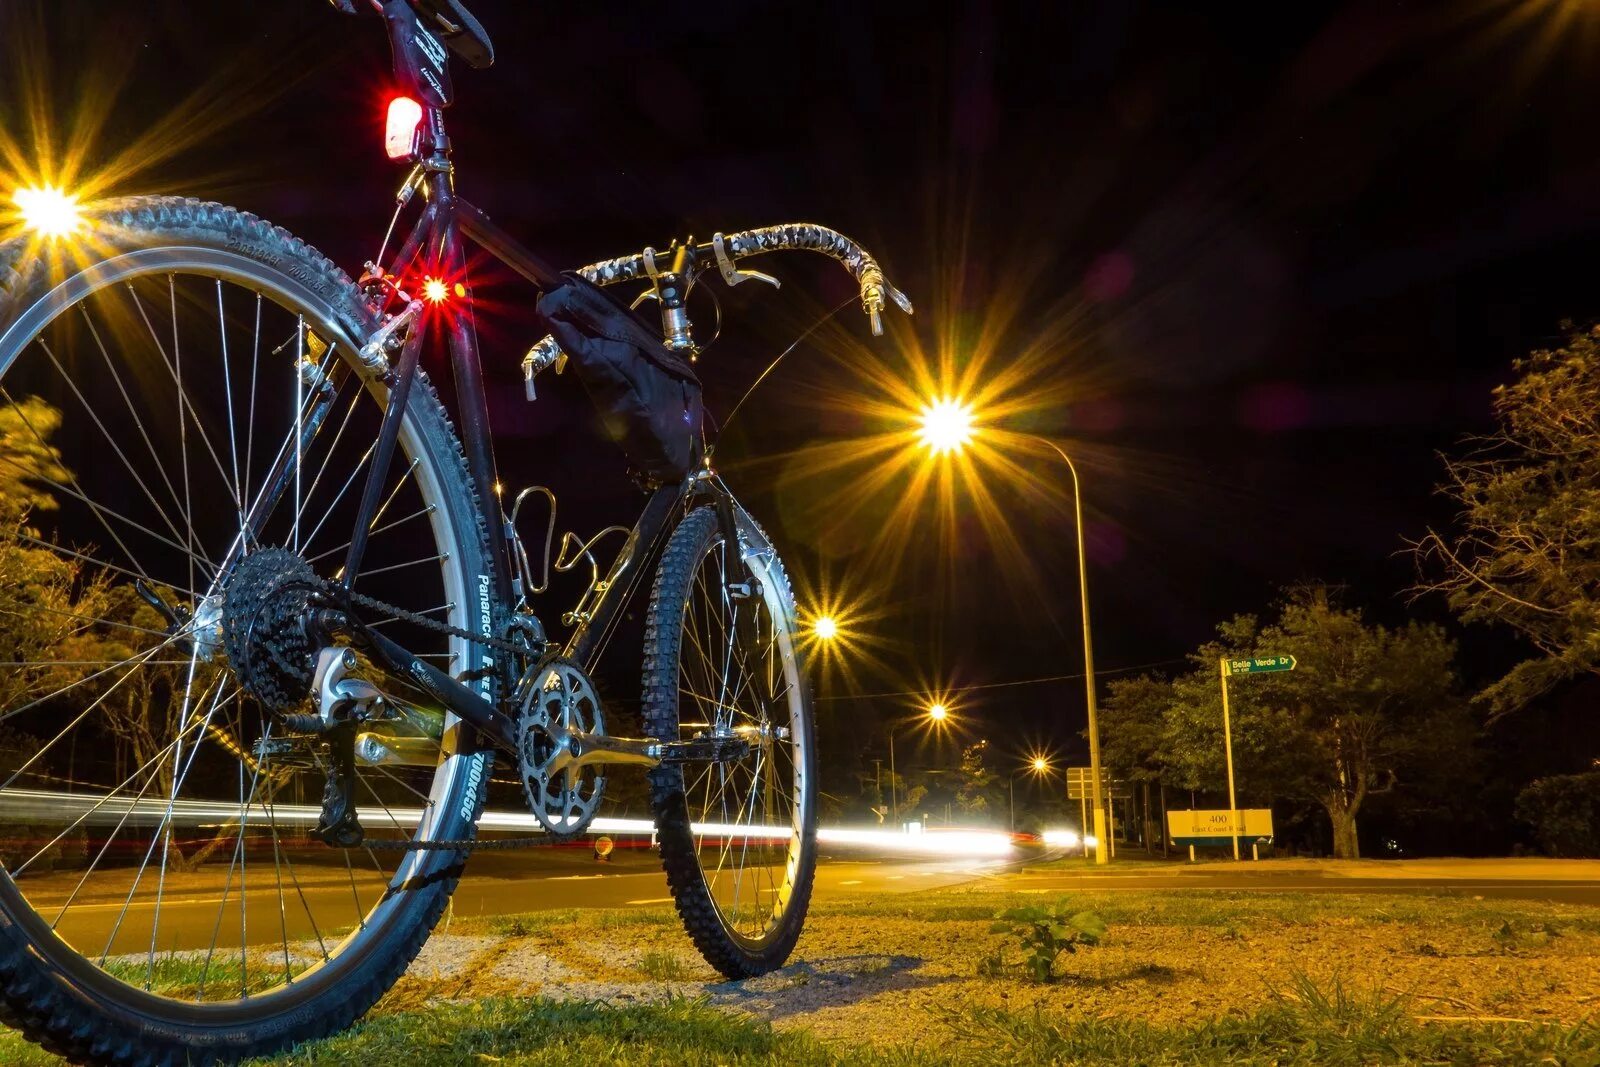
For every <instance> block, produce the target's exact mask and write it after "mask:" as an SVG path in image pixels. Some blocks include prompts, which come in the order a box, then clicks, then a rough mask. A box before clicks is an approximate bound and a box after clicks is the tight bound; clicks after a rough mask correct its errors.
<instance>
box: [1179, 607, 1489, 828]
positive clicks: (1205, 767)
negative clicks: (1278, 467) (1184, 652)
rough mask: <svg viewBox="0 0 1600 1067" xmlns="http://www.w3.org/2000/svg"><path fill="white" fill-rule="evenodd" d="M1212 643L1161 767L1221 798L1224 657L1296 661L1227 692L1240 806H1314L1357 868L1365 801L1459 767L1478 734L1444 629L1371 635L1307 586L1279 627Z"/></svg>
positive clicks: (1183, 692) (1186, 684)
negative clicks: (1279, 801)
mask: <svg viewBox="0 0 1600 1067" xmlns="http://www.w3.org/2000/svg"><path fill="white" fill-rule="evenodd" d="M1218 631H1219V640H1217V641H1214V642H1211V643H1209V644H1207V645H1204V646H1202V647H1201V648H1200V649H1199V650H1198V651H1196V652H1195V653H1194V655H1193V656H1192V657H1191V658H1192V660H1193V661H1194V664H1195V666H1194V669H1193V670H1192V671H1191V672H1189V673H1188V674H1185V675H1183V676H1181V677H1179V678H1177V679H1176V680H1175V681H1174V683H1173V687H1172V688H1173V700H1172V702H1171V704H1170V705H1169V706H1168V708H1167V710H1166V713H1165V714H1164V715H1163V717H1162V741H1161V745H1160V750H1159V756H1160V759H1161V760H1162V761H1163V763H1164V766H1165V768H1166V772H1167V773H1168V774H1169V775H1170V776H1171V779H1170V780H1172V781H1173V782H1174V783H1175V784H1180V785H1183V786H1186V787H1188V788H1191V789H1208V790H1221V789H1222V788H1224V787H1225V785H1226V775H1225V769H1224V761H1223V749H1222V744H1223V740H1222V706H1221V704H1222V701H1221V693H1220V687H1219V678H1218V661H1219V659H1220V658H1222V657H1224V656H1227V657H1236V658H1243V657H1249V656H1268V655H1285V654H1287V655H1292V656H1294V657H1295V658H1296V660H1297V661H1298V663H1297V666H1296V669H1295V670H1293V671H1290V672H1283V673H1276V674H1263V675H1258V676H1252V677H1251V678H1249V679H1248V681H1242V680H1236V681H1235V682H1234V683H1233V684H1231V685H1230V688H1229V705H1230V711H1231V719H1232V730H1233V753H1234V766H1235V768H1236V777H1237V781H1238V786H1239V792H1240V793H1241V795H1242V797H1249V798H1255V799H1257V800H1260V801H1268V802H1270V801H1271V800H1272V799H1275V798H1288V799H1302V800H1307V801H1313V802H1315V803H1316V804H1318V805H1320V806H1321V807H1322V809H1323V810H1324V811H1325V812H1326V813H1327V816H1328V819H1329V821H1330V822H1331V823H1332V828H1333V843H1334V854H1335V855H1336V856H1339V857H1343V858H1347V859H1355V858H1357V857H1358V856H1359V855H1360V846H1359V844H1358V841H1357V818H1358V816H1359V815H1360V812H1361V810H1362V808H1363V806H1364V805H1365V804H1366V803H1367V802H1368V801H1369V800H1370V799H1371V798H1372V797H1374V796H1377V795H1380V794H1383V793H1387V792H1389V791H1391V790H1393V789H1395V788H1396V787H1397V786H1400V785H1401V784H1402V783H1404V782H1406V781H1408V780H1411V779H1417V780H1420V779H1421V778H1422V777H1424V776H1425V775H1428V774H1432V773H1436V772H1438V771H1440V770H1441V769H1448V768H1449V767H1451V766H1453V765H1456V764H1458V763H1459V762H1460V761H1462V760H1463V759H1464V757H1465V753H1466V750H1467V748H1468V747H1469V746H1470V743H1471V738H1472V735H1473V729H1474V727H1473V723H1472V720H1471V718H1470V716H1469V715H1468V713H1467V708H1466V704H1465V702H1464V701H1463V700H1462V699H1461V698H1460V697H1459V695H1458V682H1457V677H1456V672H1455V668H1454V664H1453V661H1454V658H1455V647H1454V645H1453V643H1452V642H1451V641H1450V640H1449V638H1448V637H1447V636H1446V635H1445V633H1444V631H1443V630H1442V629H1441V628H1439V627H1438V626H1434V625H1431V624H1423V623H1417V622H1411V623H1407V624H1406V625H1405V626H1403V627H1399V628H1395V629H1391V628H1387V627H1383V626H1378V625H1373V624H1370V623H1368V622H1366V620H1365V619H1364V618H1363V617H1362V615H1361V613H1360V612H1357V611H1353V610H1349V609H1346V608H1343V607H1340V606H1339V605H1338V603H1337V599H1336V597H1334V596H1332V595H1331V594H1330V592H1329V590H1328V589H1327V587H1325V586H1308V587H1302V588H1297V589H1292V590H1289V591H1287V594H1286V598H1285V600H1284V602H1283V604H1282V606H1281V609H1280V611H1279V613H1278V617H1277V619H1276V620H1275V621H1273V622H1270V623H1267V624H1262V623H1261V622H1260V621H1259V620H1258V619H1257V618H1255V617H1254V616H1248V615H1243V616H1238V617H1236V618H1234V619H1232V620H1230V621H1229V622H1227V623H1224V624H1223V625H1222V626H1220V627H1219V628H1218ZM1242 803H1243V801H1241V804H1242Z"/></svg>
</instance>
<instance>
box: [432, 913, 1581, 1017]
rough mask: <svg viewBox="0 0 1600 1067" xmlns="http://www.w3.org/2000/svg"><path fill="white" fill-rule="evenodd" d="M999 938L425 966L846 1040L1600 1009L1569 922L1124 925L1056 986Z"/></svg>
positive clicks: (595, 932)
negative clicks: (1305, 992)
mask: <svg viewBox="0 0 1600 1067" xmlns="http://www.w3.org/2000/svg"><path fill="white" fill-rule="evenodd" d="M1587 914H1590V915H1591V916H1592V915H1594V914H1600V913H1596V912H1589V913H1587ZM641 918H643V917H641ZM1003 940H1004V935H999V934H993V933H991V932H990V930H989V922H988V921H975V920H966V919H963V920H947V921H929V920H926V919H920V918H898V917H884V916H882V915H874V916H871V917H860V918H856V917H851V916H850V915H849V914H848V911H846V912H845V913H844V914H838V913H835V914H830V915H828V916H826V917H825V918H820V919H817V920H814V921H813V922H812V923H811V924H810V925H809V926H808V928H807V931H806V934H805V935H804V937H802V939H801V942H800V946H799V948H798V950H797V951H796V954H795V957H794V959H793V962H791V963H790V964H789V965H788V966H786V967H784V968H782V969H781V970H778V971H774V972H772V973H771V974H767V975H763V976H761V977H759V978H753V979H749V980H746V981H742V982H725V981H721V980H720V979H719V977H718V976H717V975H716V974H715V972H713V971H712V970H711V968H709V967H708V966H706V965H705V964H704V963H703V962H701V961H700V960H699V957H698V956H697V955H695V953H694V950H693V949H692V948H691V947H690V946H689V945H688V943H687V942H686V940H685V939H684V936H683V934H682V932H681V931H680V930H678V929H677V928H675V927H669V926H664V925H662V924H659V923H652V922H643V921H641V922H639V923H636V924H627V923H617V922H615V921H612V922H608V923H605V924H601V923H598V922H584V923H581V924H580V925H579V926H578V927H577V928H575V929H573V930H571V931H568V932H566V933H564V934H563V937H562V938H560V939H559V940H557V939H552V938H549V937H548V936H535V937H524V938H504V939H500V938H493V937H487V938H486V937H464V936H461V935H450V934H444V935H439V936H436V937H435V938H434V939H433V940H431V941H430V942H429V944H428V948H427V950H425V951H426V952H427V953H428V954H429V959H430V960H433V961H448V963H449V965H450V966H452V967H453V968H454V970H453V971H452V972H450V973H452V974H458V975H461V974H481V975H483V976H484V982H483V983H469V985H471V986H475V987H477V988H472V989H470V990H468V991H467V992H470V993H472V994H474V995H487V994H488V993H489V992H490V991H491V990H492V991H493V992H496V993H511V994H513V995H515V994H534V993H537V994H540V995H543V996H551V997H559V998H562V999H583V1000H598V1001H604V1002H610V1003H628V1002H636V1001H653V1000H660V999H665V998H668V997H684V996H688V997H706V998H707V999H708V1000H709V1001H710V1002H711V1003H712V1004H715V1005H717V1006H719V1007H724V1008H727V1009H730V1010H734V1011H739V1012H744V1013H748V1014H750V1015H753V1016H756V1017H759V1018H763V1019H768V1020H771V1021H772V1022H773V1023H774V1025H776V1026H778V1027H804V1028H806V1029H809V1030H811V1031H813V1032H814V1033H816V1034H817V1035H818V1036H819V1037H822V1038H824V1039H828V1040H833V1041H838V1042H860V1041H863V1040H866V1041H871V1042H874V1043H881V1044H904V1043H907V1042H913V1043H923V1044H926V1045H928V1046H934V1045H941V1044H945V1043H947V1042H949V1041H950V1040H952V1039H954V1038H957V1037H959V1036H960V1035H959V1030H960V1020H958V1019H955V1018H952V1016H951V1010H952V1008H953V1007H955V1006H961V1005H988V1006H996V1007H1006V1008H1010V1009H1013V1010H1020V1011H1025V1012H1026V1011H1031V1010H1032V1009H1034V1008H1036V1007H1037V1008H1041V1009H1044V1010H1047V1011H1054V1012H1061V1013H1066V1014H1069V1015H1075V1016H1077V1015H1081V1016H1087V1017H1100V1018H1138V1019H1143V1020H1146V1021H1148V1022H1151V1023H1154V1024H1157V1025H1187V1024H1192V1023H1194V1022H1195V1021H1196V1020H1198V1019H1203V1018H1208V1017H1219V1016H1225V1015H1230V1014H1245V1013H1249V1012H1252V1011H1255V1010H1258V1009H1260V1008H1262V1007H1265V1006H1267V1005H1269V1004H1270V1003H1272V1002H1273V1001H1274V999H1275V998H1276V996H1277V994H1278V992H1280V991H1282V992H1287V991H1289V990H1291V989H1292V988H1293V986H1294V980H1295V977H1296V975H1305V976H1306V977H1308V978H1310V979H1311V980H1312V981H1313V982H1315V983H1317V984H1318V985H1319V986H1320V987H1322V988H1324V989H1326V988H1329V987H1330V986H1331V985H1332V983H1333V982H1335V981H1342V982H1344V983H1345V984H1346V985H1347V986H1350V987H1353V988H1357V989H1363V990H1365V989H1371V988H1373V987H1375V986H1376V987H1380V988H1382V989H1384V990H1386V991H1387V992H1388V993H1390V994H1396V995H1406V996H1409V997H1410V998H1412V999H1411V1003H1412V1006H1413V1011H1414V1013H1415V1014H1417V1015H1419V1016H1427V1015H1432V1014H1437V1015H1441V1016H1452V1017H1478V1016H1495V1017H1500V1018H1516V1019H1527V1020H1530V1021H1539V1022H1563V1023H1573V1022H1577V1021H1580V1020H1583V1019H1586V1018H1590V1017H1592V1016H1594V1015H1596V1014H1597V1012H1600V993H1597V992H1595V991H1596V990H1600V934H1596V933H1590V932H1587V931H1583V930H1562V929H1561V927H1560V926H1559V924H1558V925H1556V926H1553V927H1551V928H1548V929H1546V928H1542V927H1539V926H1538V925H1537V924H1534V925H1530V924H1527V923H1522V924H1521V925H1520V926H1518V927H1517V928H1516V929H1511V928H1505V929H1496V928H1495V927H1494V926H1493V925H1492V924H1476V925H1469V924H1462V923H1449V922H1437V923H1423V922H1362V921H1357V920H1355V919H1351V918H1337V917H1335V918H1324V919H1313V920H1308V921H1305V922H1294V921H1266V922H1263V921H1262V920H1261V919H1260V918H1259V917H1252V918H1250V919H1249V921H1248V922H1241V923H1240V924H1239V925H1238V926H1184V925H1157V924H1151V925H1141V924H1137V923H1113V924H1112V926H1111V928H1110V931H1109V932H1108V934H1107V936H1106V937H1105V939H1104V940H1103V941H1102V942H1101V943H1100V944H1099V945H1095V946H1092V947H1087V948H1084V949H1081V950H1080V951H1078V952H1077V953H1075V954H1070V955H1065V956H1062V957H1061V958H1059V959H1058V961H1057V968H1056V969H1057V974H1058V976H1059V980H1058V981H1056V982H1054V983H1051V984H1048V985H1041V984H1035V983H1031V982H1027V981H1024V980H1021V979H1020V978H1012V977H1005V978H989V977H980V976H979V975H978V973H977V966H978V963H979V961H980V960H982V959H983V958H984V957H985V956H987V955H989V954H991V953H993V952H994V951H995V950H996V949H997V947H998V946H999V945H1000V944H1001V943H1002V941H1003ZM663 954H670V956H672V957H675V958H676V959H679V960H681V961H682V963H683V968H682V970H681V974H682V975H683V977H682V978H681V979H674V980H671V981H658V980H655V979H653V978H651V977H650V976H649V974H647V973H645V970H644V968H643V965H642V961H643V960H644V957H646V956H647V955H654V956H656V958H657V959H656V961H655V962H656V963H658V964H659V960H660V957H661V956H662V955H663ZM421 964H422V960H421V959H420V958H419V964H418V965H413V967H412V970H411V972H410V974H411V976H412V977H424V976H425V975H426V973H427V972H426V968H425V967H423V966H420V965H421ZM433 966H435V967H439V966H441V964H440V963H438V962H435V963H434V964H433ZM674 970H676V968H674ZM441 973H442V972H441ZM440 985H441V986H444V985H446V983H443V982H441V983H440ZM439 992H440V993H445V992H447V990H446V989H444V988H441V989H440V990H439ZM458 995H464V994H463V993H461V992H459V991H458Z"/></svg>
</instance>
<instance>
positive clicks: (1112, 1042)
mask: <svg viewBox="0 0 1600 1067" xmlns="http://www.w3.org/2000/svg"><path fill="white" fill-rule="evenodd" d="M1414 1010H1415V1009H1414V1005H1413V1004H1412V1003H1411V1001H1410V999H1409V998H1407V997H1405V996H1402V995H1393V994H1389V993H1386V992H1383V991H1381V990H1373V991H1368V992H1359V991H1356V990H1354V989H1352V988H1350V987H1348V986H1346V985H1345V984H1344V983H1342V982H1338V981H1335V982H1332V983H1330V984H1328V985H1327V986H1323V987H1319V986H1317V985H1316V984H1314V983H1313V982H1311V981H1310V980H1309V979H1307V978H1304V977H1300V978H1298V979H1297V980H1296V982H1295V986H1294V988H1292V989H1291V990H1289V991H1287V992H1284V993H1280V994H1279V997H1278V1002H1277V1003H1276V1004H1274V1005H1272V1006H1270V1007H1268V1008H1265V1009H1263V1010H1261V1011H1258V1012H1254V1013H1252V1014H1249V1015H1238V1016H1224V1017H1222V1018H1217V1019H1205V1020H1200V1021H1198V1022H1197V1023H1196V1025H1194V1026H1192V1027H1184V1028H1178V1027H1169V1026H1154V1025H1151V1024H1149V1023H1146V1022H1143V1021H1141V1020H1139V1019H1137V1018H1130V1019H1120V1020H1111V1019H1095V1018H1068V1017H1066V1016H1062V1015H1053V1014H1047V1013H1043V1012H1033V1013H1020V1012H1010V1011H1006V1010H1004V1009H993V1008H968V1009H963V1010H957V1011H954V1012H953V1013H952V1014H953V1016H954V1019H953V1020H952V1021H954V1022H956V1023H958V1024H959V1026H958V1030H959V1032H962V1033H964V1034H965V1035H966V1037H965V1045H966V1046H967V1047H966V1048H965V1049H963V1050H962V1051H960V1052H958V1053H957V1057H958V1058H957V1060H956V1062H963V1061H964V1058H965V1057H968V1056H970V1061H968V1062H974V1063H975V1062H979V1061H980V1060H981V1061H986V1062H990V1063H1083V1064H1122V1063H1138V1064H1151V1065H1156V1064H1164V1065H1165V1064H1170V1065H1174V1067H1176V1065H1185V1067H1187V1065H1197V1067H1198V1065H1218V1067H1220V1065H1223V1064H1260V1065H1263V1067H1265V1065H1272V1067H1284V1065H1289V1064H1307V1065H1310V1064H1317V1065H1319V1067H1320V1065H1328V1067H1343V1065H1351V1067H1354V1065H1358V1064H1371V1063H1428V1064H1463V1065H1465V1064H1474V1065H1477V1064H1523V1063H1560V1064H1568V1065H1573V1067H1577V1065H1594V1064H1600V1027H1597V1026H1596V1025H1594V1024H1593V1023H1581V1024H1578V1025H1575V1026H1562V1025H1557V1024H1492V1023H1478V1024H1467V1025H1462V1024H1452V1025H1447V1026H1440V1025H1426V1024H1424V1023H1422V1022H1419V1021H1418V1019H1417V1018H1416V1016H1415V1015H1414Z"/></svg>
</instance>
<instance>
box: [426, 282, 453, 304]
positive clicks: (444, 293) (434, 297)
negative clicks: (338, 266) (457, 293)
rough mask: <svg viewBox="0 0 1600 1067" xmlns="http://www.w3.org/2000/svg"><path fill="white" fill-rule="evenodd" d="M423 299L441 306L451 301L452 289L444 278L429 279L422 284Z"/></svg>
mask: <svg viewBox="0 0 1600 1067" xmlns="http://www.w3.org/2000/svg"><path fill="white" fill-rule="evenodd" d="M422 299H424V300H426V301H427V302H428V303H430V304H433V305H436V306H437V305H439V304H442V303H444V302H445V301H446V300H449V299H450V287H449V286H448V285H446V284H445V283H444V280H443V279H442V278H428V279H426V280H425V281H423V283H422Z"/></svg>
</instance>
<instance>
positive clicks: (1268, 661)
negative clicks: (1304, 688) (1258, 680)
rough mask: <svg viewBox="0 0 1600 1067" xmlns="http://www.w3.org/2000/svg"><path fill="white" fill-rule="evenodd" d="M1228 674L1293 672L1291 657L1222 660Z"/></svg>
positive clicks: (1292, 658) (1292, 659)
mask: <svg viewBox="0 0 1600 1067" xmlns="http://www.w3.org/2000/svg"><path fill="white" fill-rule="evenodd" d="M1223 662H1225V663H1226V664H1227V665H1228V673H1229V674H1266V673H1268V672H1269V671H1292V670H1294V657H1293V656H1262V657H1260V658H1259V659H1230V660H1224V661H1223Z"/></svg>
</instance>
